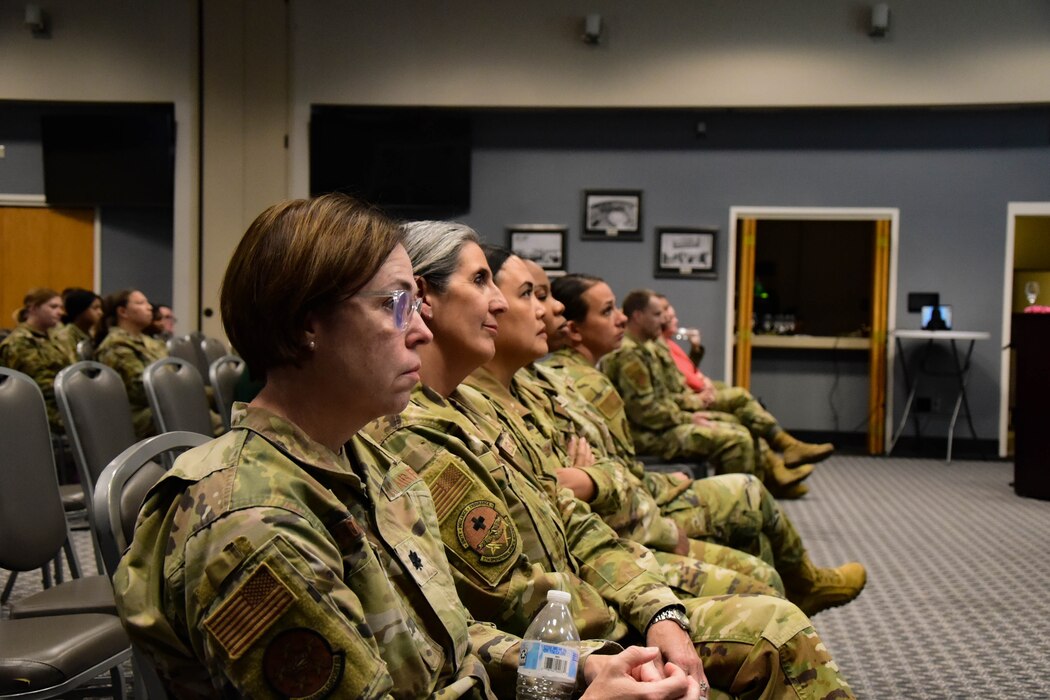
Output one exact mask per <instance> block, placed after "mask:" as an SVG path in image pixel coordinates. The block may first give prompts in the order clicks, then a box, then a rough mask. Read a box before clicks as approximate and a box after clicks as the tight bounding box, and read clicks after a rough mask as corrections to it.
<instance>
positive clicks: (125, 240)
mask: <svg viewBox="0 0 1050 700" xmlns="http://www.w3.org/2000/svg"><path fill="white" fill-rule="evenodd" d="M78 108H82V107H78ZM62 109H63V107H62V106H53V105H41V104H38V103H13V102H8V103H4V102H0V143H3V144H4V145H5V146H6V147H7V149H6V151H7V152H6V157H5V158H4V159H3V160H0V195H4V194H17V195H26V194H29V195H43V194H44V156H43V149H42V146H41V142H40V116H41V114H43V113H45V112H47V113H51V112H55V111H61V110H62ZM100 220H101V222H102V231H101V236H102V240H101V241H100V244H101V246H100V247H101V260H100V261H98V262H99V265H100V268H101V270H100V272H101V275H100V280H101V289H100V290H98V291H100V292H101V293H102V294H108V293H110V292H113V291H117V290H119V289H124V288H125V287H134V288H136V289H140V290H142V291H143V293H145V294H146V296H147V297H149V298H150V299H151V300H166V301H168V303H171V301H170V300H171V299H172V292H173V289H172V263H173V257H172V237H173V211H172V209H170V208H152V207H150V208H146V207H138V208H126V207H103V208H102V210H101V216H100Z"/></svg>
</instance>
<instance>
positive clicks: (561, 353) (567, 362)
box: [542, 348, 592, 367]
mask: <svg viewBox="0 0 1050 700" xmlns="http://www.w3.org/2000/svg"><path fill="white" fill-rule="evenodd" d="M548 358H549V359H547V358H545V359H544V360H543V361H542V362H543V364H545V365H550V366H551V367H557V366H558V365H559V364H561V365H563V366H565V367H572V366H575V365H586V366H588V367H590V366H592V365H591V363H590V362H589V361H588V360H587V357H586V356H585V355H584V354H583V353H582V352H580V351H579V350H577V349H576V348H562V349H561V350H555V351H554V352H552V353H551V354H550V355H549V356H548Z"/></svg>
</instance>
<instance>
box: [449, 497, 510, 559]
mask: <svg viewBox="0 0 1050 700" xmlns="http://www.w3.org/2000/svg"><path fill="white" fill-rule="evenodd" d="M456 535H457V536H458V537H459V543H460V544H461V545H462V546H463V548H464V549H471V550H474V551H475V552H477V553H478V555H479V558H480V559H481V561H482V562H483V563H485V564H496V563H498V562H501V561H503V560H505V559H506V558H507V557H509V556H510V555H511V554H513V553H514V546H515V544H516V538H517V532H516V531H515V530H514V525H513V524H512V523H511V522H510V521H509V520H507V518H505V517H504V516H502V515H500V513H499V512H498V511H497V510H496V504H495V503H493V502H492V501H473V502H471V503H468V504H467V505H466V506H464V507H463V510H461V511H460V512H459V519H458V520H457V521H456Z"/></svg>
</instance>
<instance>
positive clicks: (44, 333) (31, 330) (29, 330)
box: [19, 322, 51, 340]
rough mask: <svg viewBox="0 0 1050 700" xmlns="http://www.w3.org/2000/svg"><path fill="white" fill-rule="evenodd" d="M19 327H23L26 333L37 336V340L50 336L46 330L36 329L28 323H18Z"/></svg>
mask: <svg viewBox="0 0 1050 700" xmlns="http://www.w3.org/2000/svg"><path fill="white" fill-rule="evenodd" d="M19 328H24V329H25V331H26V333H28V334H29V335H31V336H33V337H34V338H37V339H38V340H48V339H49V338H50V337H51V336H50V335H48V332H47V331H38V330H37V329H35V328H33V327H32V326H30V325H29V324H28V323H24V322H23V323H20V324H19Z"/></svg>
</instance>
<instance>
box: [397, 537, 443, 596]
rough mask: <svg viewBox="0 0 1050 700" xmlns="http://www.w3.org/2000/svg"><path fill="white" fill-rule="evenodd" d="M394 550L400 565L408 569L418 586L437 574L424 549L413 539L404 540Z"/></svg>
mask: <svg viewBox="0 0 1050 700" xmlns="http://www.w3.org/2000/svg"><path fill="white" fill-rule="evenodd" d="M394 551H395V552H397V556H398V558H399V559H400V560H401V563H402V565H404V567H405V568H406V569H407V570H408V573H410V574H412V578H414V579H415V580H416V583H418V584H419V585H420V586H424V585H426V583H427V582H428V581H430V579H432V578H434V576H436V575H437V572H438V570H437V567H436V566H434V563H433V562H432V561H430V557H429V556H427V553H426V551H425V550H424V549H423V548H421V547H420V546H419V543H418V542H416V541H415V540H414V539H407V540H405V541H404V542H402V543H401V544H399V545H398V546H396V547H394Z"/></svg>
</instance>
